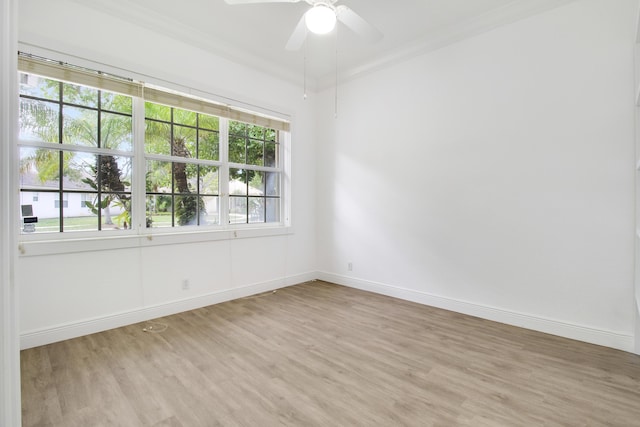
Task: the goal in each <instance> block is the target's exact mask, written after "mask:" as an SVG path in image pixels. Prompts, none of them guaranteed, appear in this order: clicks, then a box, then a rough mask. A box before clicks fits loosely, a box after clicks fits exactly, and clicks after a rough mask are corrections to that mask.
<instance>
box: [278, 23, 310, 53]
mask: <svg viewBox="0 0 640 427" xmlns="http://www.w3.org/2000/svg"><path fill="white" fill-rule="evenodd" d="M306 37H307V24H306V23H305V22H304V15H302V18H300V20H299V21H298V25H296V28H295V30H293V33H291V37H289V41H288V42H287V45H286V46H285V47H284V48H285V49H287V50H298V49H300V47H301V46H302V43H304V39H305V38H306Z"/></svg>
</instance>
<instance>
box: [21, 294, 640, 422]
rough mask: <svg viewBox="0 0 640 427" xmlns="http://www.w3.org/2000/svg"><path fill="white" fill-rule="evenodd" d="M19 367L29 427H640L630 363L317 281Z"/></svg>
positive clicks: (120, 332) (65, 348)
mask: <svg viewBox="0 0 640 427" xmlns="http://www.w3.org/2000/svg"><path fill="white" fill-rule="evenodd" d="M165 325H166V329H165V330H164V331H163V328H164V327H165ZM145 327H146V328H150V327H152V328H153V329H148V331H147V332H144V331H143V328H145ZM21 358H22V403H23V410H22V418H23V425H24V426H25V427H29V426H65V427H72V426H82V427H87V426H174V427H175V426H183V427H187V426H188V427H197V426H261V427H262V426H305V427H306V426H474V427H483V426H542V425H544V426H624V427H631V426H640V357H639V356H636V355H632V354H630V353H625V352H622V351H617V350H612V349H609V348H605V347H600V346H595V345H590V344H585V343H581V342H577V341H572V340H568V339H563V338H558V337H554V336H550V335H545V334H542V333H538V332H533V331H529V330H525V329H520V328H516V327H511V326H507V325H503V324H499V323H495V322H490V321H486V320H482V319H478V318H474V317H470V316H465V315H461V314H457V313H453V312H449V311H445V310H440V309H435V308H430V307H426V306H422V305H419V304H415V303H411V302H407V301H402V300H397V299H393V298H389V297H385V296H380V295H376V294H371V293H367V292H362V291H359V290H355V289H350V288H346V287H342V286H337V285H333V284H329V283H325V282H310V283H304V284H301V285H297V286H293V287H289V288H285V289H281V290H278V291H277V292H275V293H268V294H262V295H259V296H254V297H249V298H245V299H241V300H236V301H231V302H227V303H222V304H218V305H214V306H210V307H205V308H202V309H198V310H194V311H190V312H186V313H181V314H177V315H174V316H168V317H164V318H161V319H157V320H156V321H154V322H153V323H152V322H149V323H144V324H138V325H132V326H127V327H123V328H119V329H114V330H110V331H106V332H102V333H98V334H93V335H89V336H85V337H81V338H76V339H72V340H68V341H64V342H60V343H55V344H50V345H46V346H42V347H38V348H33V349H29V350H25V351H23V352H22V357H21Z"/></svg>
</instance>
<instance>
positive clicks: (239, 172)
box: [229, 169, 247, 196]
mask: <svg viewBox="0 0 640 427" xmlns="http://www.w3.org/2000/svg"><path fill="white" fill-rule="evenodd" d="M229 194H237V195H245V196H246V195H247V173H246V172H245V170H244V169H229Z"/></svg>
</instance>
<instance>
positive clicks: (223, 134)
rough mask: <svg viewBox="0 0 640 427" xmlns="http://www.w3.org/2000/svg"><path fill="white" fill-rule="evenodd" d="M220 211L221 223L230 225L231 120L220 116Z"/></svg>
mask: <svg viewBox="0 0 640 427" xmlns="http://www.w3.org/2000/svg"><path fill="white" fill-rule="evenodd" d="M219 123H220V136H219V141H220V161H221V162H222V165H221V166H220V169H219V170H218V173H219V177H220V178H219V180H218V183H219V186H220V188H218V194H219V195H220V196H219V213H220V225H224V226H228V225H229V120H228V119H225V118H222V117H221V118H220V122H219Z"/></svg>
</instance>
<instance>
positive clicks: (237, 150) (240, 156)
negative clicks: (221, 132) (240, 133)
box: [229, 136, 246, 163]
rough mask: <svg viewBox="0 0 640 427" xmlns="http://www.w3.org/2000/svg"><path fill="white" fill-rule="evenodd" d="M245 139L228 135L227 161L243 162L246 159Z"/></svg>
mask: <svg viewBox="0 0 640 427" xmlns="http://www.w3.org/2000/svg"><path fill="white" fill-rule="evenodd" d="M244 145H245V139H244V138H239V137H231V136H230V137H229V161H230V162H233V163H244V162H245V159H246V155H245V150H244Z"/></svg>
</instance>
